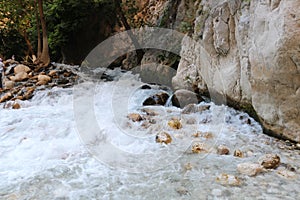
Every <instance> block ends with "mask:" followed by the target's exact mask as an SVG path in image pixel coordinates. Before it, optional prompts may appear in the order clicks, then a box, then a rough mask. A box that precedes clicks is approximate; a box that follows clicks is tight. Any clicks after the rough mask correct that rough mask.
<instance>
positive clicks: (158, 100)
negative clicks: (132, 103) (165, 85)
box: [143, 92, 169, 106]
mask: <svg viewBox="0 0 300 200" xmlns="http://www.w3.org/2000/svg"><path fill="white" fill-rule="evenodd" d="M168 99H169V95H168V94H167V93H165V92H161V93H158V94H155V95H153V96H151V97H148V98H147V99H146V100H145V101H144V102H143V106H150V105H162V106H163V105H165V104H166V103H167V101H168Z"/></svg>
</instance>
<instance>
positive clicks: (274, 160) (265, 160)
mask: <svg viewBox="0 0 300 200" xmlns="http://www.w3.org/2000/svg"><path fill="white" fill-rule="evenodd" d="M259 163H260V164H261V165H262V166H263V167H264V168H266V169H276V168H277V167H278V166H279V165H280V157H279V156H278V155H276V154H266V155H263V156H262V157H260V158H259Z"/></svg>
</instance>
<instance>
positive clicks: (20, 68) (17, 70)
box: [14, 64, 31, 75]
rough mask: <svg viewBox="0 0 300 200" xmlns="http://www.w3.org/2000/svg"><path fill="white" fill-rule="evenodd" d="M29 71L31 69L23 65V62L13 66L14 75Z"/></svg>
mask: <svg viewBox="0 0 300 200" xmlns="http://www.w3.org/2000/svg"><path fill="white" fill-rule="evenodd" d="M30 71H31V69H30V68H29V67H28V66H26V65H23V64H19V65H17V66H15V68H14V73H15V75H17V74H18V73H20V72H25V73H28V72H30Z"/></svg>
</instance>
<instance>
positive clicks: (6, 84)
mask: <svg viewBox="0 0 300 200" xmlns="http://www.w3.org/2000/svg"><path fill="white" fill-rule="evenodd" d="M14 86H15V82H14V81H4V87H5V89H12V88H13V87H14Z"/></svg>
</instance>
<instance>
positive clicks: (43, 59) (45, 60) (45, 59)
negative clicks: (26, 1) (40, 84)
mask: <svg viewBox="0 0 300 200" xmlns="http://www.w3.org/2000/svg"><path fill="white" fill-rule="evenodd" d="M38 6H39V13H40V20H41V25H42V32H43V49H42V53H41V56H40V58H39V59H38V60H39V63H40V64H41V65H42V66H48V65H49V64H50V56H49V46H48V36H47V27H46V21H45V17H44V10H43V0H38Z"/></svg>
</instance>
